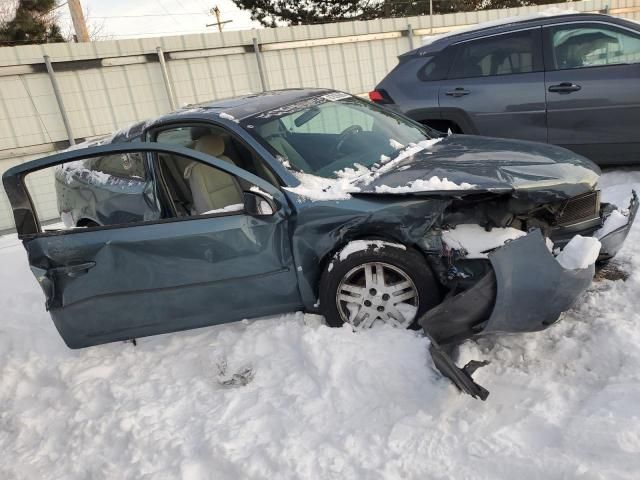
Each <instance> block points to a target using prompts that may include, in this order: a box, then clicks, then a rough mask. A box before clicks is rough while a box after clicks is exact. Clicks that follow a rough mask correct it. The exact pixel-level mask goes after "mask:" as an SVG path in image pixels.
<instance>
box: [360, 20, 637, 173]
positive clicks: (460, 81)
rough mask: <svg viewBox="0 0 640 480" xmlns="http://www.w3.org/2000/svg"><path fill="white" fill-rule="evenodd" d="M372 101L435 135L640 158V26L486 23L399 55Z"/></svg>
mask: <svg viewBox="0 0 640 480" xmlns="http://www.w3.org/2000/svg"><path fill="white" fill-rule="evenodd" d="M399 59H400V63H399V64H398V66H396V68H394V69H393V70H392V71H391V72H390V73H389V74H388V75H387V76H386V77H385V78H384V79H383V80H382V81H381V82H380V83H379V84H378V86H377V87H376V89H375V90H374V91H372V92H371V93H370V94H369V96H370V98H371V100H373V101H375V102H377V103H380V104H386V105H387V106H389V107H391V108H393V109H394V110H397V111H400V112H402V113H404V114H405V115H407V116H409V117H411V118H412V119H414V120H417V121H419V122H421V123H424V124H426V125H429V126H431V127H434V128H436V129H438V130H441V131H447V130H448V129H451V131H452V132H454V133H465V134H479V135H485V136H496V137H507V138H516V139H521V140H532V141H536V142H546V143H551V144H555V145H560V146H563V147H566V148H569V149H571V150H573V151H575V152H578V153H580V154H582V155H584V156H586V157H588V158H590V159H592V160H594V161H595V162H597V163H599V164H601V165H606V164H621V163H635V162H638V161H639V160H640V135H639V133H638V132H639V127H640V24H638V23H636V22H632V21H628V20H624V19H620V18H614V17H610V16H607V15H598V14H568V15H558V16H552V17H539V18H533V19H532V18H529V19H522V20H516V21H513V22H511V23H506V24H501V25H489V24H487V25H485V26H483V25H482V24H481V25H479V26H478V28H476V29H474V30H471V31H464V32H460V33H455V32H454V33H453V34H448V35H445V36H440V37H435V38H434V39H433V40H432V41H431V42H430V43H428V44H425V45H423V46H422V47H420V48H417V49H415V50H413V51H411V52H408V53H406V54H404V55H401V56H400V57H399Z"/></svg>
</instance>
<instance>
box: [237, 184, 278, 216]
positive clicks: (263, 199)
mask: <svg viewBox="0 0 640 480" xmlns="http://www.w3.org/2000/svg"><path fill="white" fill-rule="evenodd" d="M243 193H244V208H245V211H246V212H247V213H248V214H249V215H251V216H253V217H269V216H271V215H273V214H274V213H276V211H277V210H278V205H277V204H276V202H275V200H274V199H273V198H270V197H271V196H270V195H269V194H268V193H265V192H262V191H260V192H258V191H253V190H252V191H250V192H243Z"/></svg>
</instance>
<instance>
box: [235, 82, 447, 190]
mask: <svg viewBox="0 0 640 480" xmlns="http://www.w3.org/2000/svg"><path fill="white" fill-rule="evenodd" d="M243 126H244V127H245V128H246V129H247V130H248V131H249V132H251V134H252V135H254V136H256V137H257V138H258V139H259V140H260V141H262V142H263V143H266V144H268V145H269V146H270V147H271V148H272V149H273V150H274V151H275V153H276V154H277V155H278V156H279V157H280V159H281V161H282V162H283V163H284V165H285V166H286V167H287V168H291V169H292V170H296V171H301V172H304V173H309V174H312V175H316V176H320V177H325V178H334V177H336V175H337V172H339V171H342V170H344V169H347V168H353V169H358V168H359V166H362V167H365V168H367V169H369V168H371V167H375V166H376V164H379V163H380V162H382V163H384V162H386V161H388V160H391V159H393V158H394V157H396V156H397V155H398V154H399V153H400V151H402V149H404V148H405V147H407V146H409V145H413V144H417V143H419V142H421V141H423V140H426V139H430V138H433V137H434V136H435V134H430V133H429V132H428V131H427V129H426V128H422V127H421V126H419V125H416V124H415V123H413V122H411V121H409V120H406V119H403V118H402V117H401V116H399V115H396V114H394V113H392V112H388V111H386V110H384V109H382V108H380V107H378V106H376V105H373V104H371V103H369V102H366V101H363V100H361V99H359V98H356V97H352V96H351V95H347V94H343V93H331V94H328V95H321V96H315V97H309V98H305V99H304V100H302V101H299V102H296V103H294V104H290V105H285V106H281V107H278V108H276V109H273V110H269V111H266V112H262V113H260V114H258V115H255V116H253V117H250V118H248V119H246V120H245V121H244V122H243Z"/></svg>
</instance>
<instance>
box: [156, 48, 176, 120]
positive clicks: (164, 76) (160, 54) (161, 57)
mask: <svg viewBox="0 0 640 480" xmlns="http://www.w3.org/2000/svg"><path fill="white" fill-rule="evenodd" d="M156 52H158V60H160V70H161V71H162V79H163V80H164V88H165V89H166V90H167V97H169V106H170V107H171V110H175V109H176V99H175V97H174V96H173V88H172V87H171V80H169V72H168V71H167V64H166V63H165V61H164V52H163V51H162V47H157V48H156Z"/></svg>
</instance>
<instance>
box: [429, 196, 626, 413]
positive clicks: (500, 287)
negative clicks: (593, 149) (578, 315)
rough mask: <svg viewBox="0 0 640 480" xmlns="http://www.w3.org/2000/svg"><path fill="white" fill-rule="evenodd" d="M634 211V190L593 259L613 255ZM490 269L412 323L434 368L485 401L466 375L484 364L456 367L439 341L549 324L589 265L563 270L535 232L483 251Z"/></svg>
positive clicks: (580, 286)
mask: <svg viewBox="0 0 640 480" xmlns="http://www.w3.org/2000/svg"><path fill="white" fill-rule="evenodd" d="M637 212H638V197H637V195H636V193H635V192H633V196H632V199H631V203H630V205H629V208H628V214H627V223H626V225H623V226H621V227H619V228H616V229H614V230H612V231H611V232H609V233H607V234H606V235H603V236H602V237H601V238H599V240H600V243H601V244H602V248H601V252H600V256H599V258H598V259H599V260H603V259H604V260H606V259H609V258H611V257H613V256H614V255H615V254H616V253H617V252H618V250H619V249H620V247H621V246H622V244H623V243H624V240H625V239H626V237H627V235H628V233H629V230H630V229H631V225H633V222H634V220H635V217H636V214H637ZM489 261H490V262H491V266H492V267H493V271H491V272H490V273H488V274H487V275H485V276H484V277H483V278H482V279H480V280H479V281H478V282H477V283H476V284H475V285H474V286H473V287H471V288H469V289H468V290H465V291H464V292H462V293H459V294H458V295H455V296H451V297H449V298H447V299H446V300H444V301H443V302H442V303H441V304H440V305H438V306H436V307H435V308H433V309H431V310H429V311H428V312H426V313H425V314H424V315H423V316H422V317H420V319H419V320H418V323H419V324H420V326H421V327H422V328H423V329H424V331H425V333H426V335H427V336H428V337H429V339H430V340H431V347H430V352H431V356H432V358H433V362H434V365H435V366H436V368H437V369H438V370H439V371H440V372H441V373H442V374H443V375H444V376H446V377H448V378H449V379H450V380H451V381H452V382H453V383H454V385H456V386H457V387H458V388H459V389H460V390H461V391H462V392H465V393H467V394H469V395H471V396H473V397H474V398H480V399H482V400H485V399H486V398H487V397H488V395H489V392H488V391H487V390H486V389H484V388H483V387H482V386H480V385H478V384H477V383H476V382H475V381H474V380H473V378H472V376H471V375H472V373H473V371H474V370H475V369H476V368H478V367H479V366H482V365H484V364H486V362H473V361H472V362H470V363H469V364H467V365H466V366H465V367H463V368H459V367H458V366H457V365H456V364H455V363H454V362H453V360H452V359H451V357H450V356H449V355H448V353H447V352H446V351H445V350H444V349H443V348H442V347H441V346H440V345H439V344H440V343H452V342H455V341H457V340H460V339H464V338H468V337H470V336H472V335H482V334H490V333H499V332H511V333H514V332H535V331H539V330H543V329H545V328H547V327H548V326H549V325H552V324H553V323H555V322H556V321H557V320H558V318H560V315H561V314H562V312H564V311H566V310H568V309H569V308H570V307H571V306H572V305H573V304H574V302H575V301H576V299H577V298H578V297H579V296H580V295H581V294H582V293H583V292H584V291H585V290H586V289H587V288H588V287H589V285H590V284H591V280H592V279H593V275H594V273H595V265H594V264H592V265H590V266H589V267H587V268H583V269H576V270H568V269H565V268H563V267H562V266H561V265H560V264H559V263H558V262H557V260H556V259H555V257H554V256H553V255H552V254H551V252H549V249H548V248H547V246H546V243H545V239H544V237H543V236H542V233H541V232H540V230H536V231H533V232H531V233H529V234H528V235H526V236H524V237H521V238H518V239H516V240H513V241H511V242H509V243H507V244H506V245H504V246H503V247H500V248H498V249H496V250H494V251H493V252H491V253H490V254H489Z"/></svg>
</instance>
